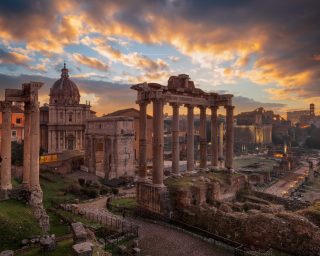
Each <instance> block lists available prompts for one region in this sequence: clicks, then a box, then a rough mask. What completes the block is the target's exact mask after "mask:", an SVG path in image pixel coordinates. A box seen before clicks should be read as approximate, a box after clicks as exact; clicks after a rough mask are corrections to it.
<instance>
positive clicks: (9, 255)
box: [0, 250, 14, 256]
mask: <svg viewBox="0 0 320 256" xmlns="http://www.w3.org/2000/svg"><path fill="white" fill-rule="evenodd" d="M13 255H14V251H11V250H6V251H2V252H0V256H13Z"/></svg>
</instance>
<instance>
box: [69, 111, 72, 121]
mask: <svg viewBox="0 0 320 256" xmlns="http://www.w3.org/2000/svg"><path fill="white" fill-rule="evenodd" d="M72 119H73V113H69V122H72Z"/></svg>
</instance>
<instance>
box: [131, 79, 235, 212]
mask: <svg viewBox="0 0 320 256" xmlns="http://www.w3.org/2000/svg"><path fill="white" fill-rule="evenodd" d="M131 88H132V89H134V90H136V91H137V93H138V98H137V104H139V107H140V125H139V127H140V131H139V133H140V140H139V182H138V185H137V200H138V203H139V206H140V207H142V208H145V209H146V210H149V211H152V212H158V213H159V212H161V202H160V195H161V193H162V192H164V191H165V190H166V189H165V186H164V184H163V174H164V166H163V146H164V145H163V144H164V141H163V140H164V139H163V138H164V134H163V107H164V105H165V104H167V103H168V104H170V106H172V110H173V127H172V140H173V145H172V173H173V174H179V173H180V170H179V107H180V106H182V105H183V106H185V107H186V108H187V120H188V130H187V172H193V171H194V168H195V161H194V108H196V107H197V108H199V109H200V168H201V169H205V168H206V167H207V141H206V110H207V108H210V110H211V166H212V167H217V166H218V158H219V154H220V156H221V155H222V154H223V152H221V151H222V149H220V153H219V143H218V131H219V129H218V122H217V111H218V108H219V107H224V108H225V109H226V136H225V137H226V142H225V168H226V169H228V170H229V172H231V171H232V169H233V110H234V106H233V105H232V97H233V96H232V95H231V94H222V95H221V94H217V93H207V92H204V91H202V90H201V89H199V88H196V87H195V85H194V82H193V81H191V80H190V78H189V76H188V75H185V74H181V75H178V76H171V77H170V78H169V80H168V85H167V86H163V85H160V84H157V83H141V84H136V85H133V86H132V87H131ZM151 102H152V105H153V165H152V166H153V167H152V168H153V169H152V182H151V183H150V182H148V181H147V161H146V127H147V126H146V122H147V107H148V104H149V103H151Z"/></svg>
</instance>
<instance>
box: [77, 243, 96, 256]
mask: <svg viewBox="0 0 320 256" xmlns="http://www.w3.org/2000/svg"><path fill="white" fill-rule="evenodd" d="M92 253H93V244H92V243H90V242H83V243H78V244H75V245H73V246H72V255H73V256H92Z"/></svg>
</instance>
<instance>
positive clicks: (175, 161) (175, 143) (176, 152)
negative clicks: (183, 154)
mask: <svg viewBox="0 0 320 256" xmlns="http://www.w3.org/2000/svg"><path fill="white" fill-rule="evenodd" d="M171 106H172V111H173V116H172V172H173V173H176V174H178V173H179V161H180V147H179V104H177V103H172V104H171Z"/></svg>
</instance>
